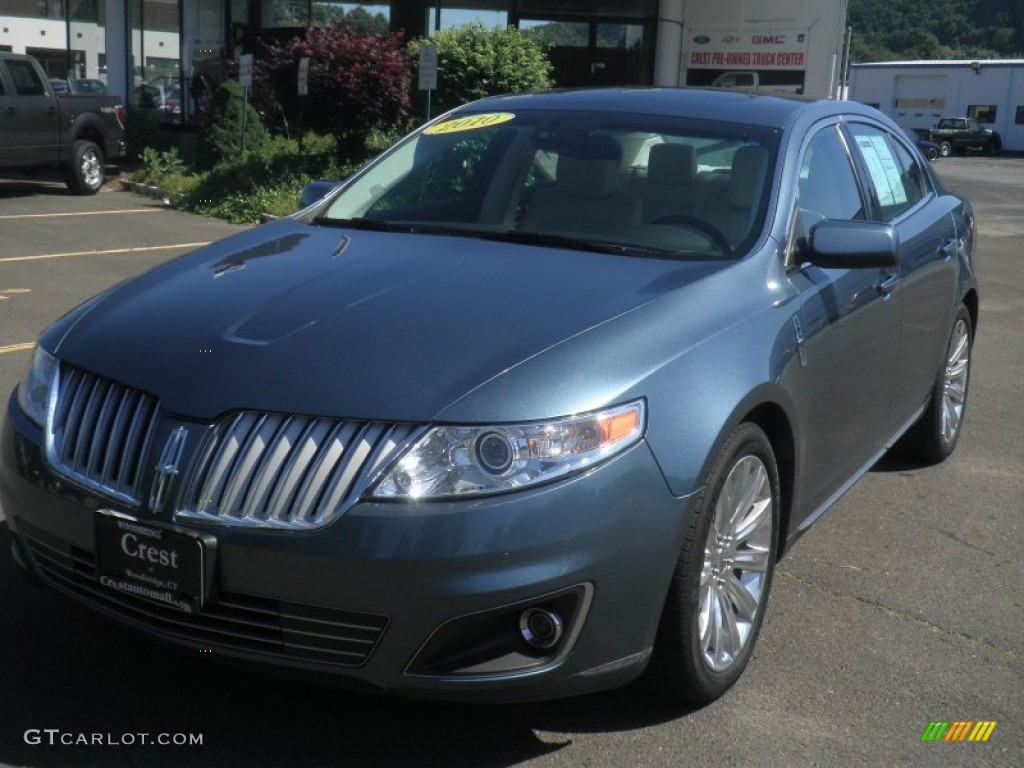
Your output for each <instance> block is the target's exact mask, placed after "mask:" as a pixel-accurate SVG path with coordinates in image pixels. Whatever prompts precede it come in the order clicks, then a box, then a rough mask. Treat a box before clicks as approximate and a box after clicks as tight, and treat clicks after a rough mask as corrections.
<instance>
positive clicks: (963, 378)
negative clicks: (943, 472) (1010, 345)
mask: <svg viewBox="0 0 1024 768" xmlns="http://www.w3.org/2000/svg"><path fill="white" fill-rule="evenodd" d="M973 346H974V329H973V328H972V326H971V315H970V313H969V312H968V311H967V307H965V306H964V305H962V304H961V305H960V309H959V310H958V311H957V313H956V317H955V318H954V320H953V329H952V330H951V331H950V334H949V341H948V343H947V344H946V357H945V360H944V361H943V363H942V366H941V367H940V368H939V372H938V374H937V375H936V377H935V384H934V385H933V386H932V394H931V399H930V400H929V402H928V408H927V410H925V412H924V415H922V416H921V420H920V421H918V422H917V424H916V425H914V429H913V431H912V432H911V434H910V438H911V445H912V447H913V450H914V452H915V453H916V454H917V456H918V457H919V458H920V459H921V460H922V461H926V462H928V463H930V464H938V463H940V462H943V461H945V460H946V459H948V458H949V456H950V454H952V453H953V450H954V449H955V448H956V443H957V440H959V439H960V431H961V428H962V427H963V423H964V417H965V416H966V415H967V391H968V388H969V386H970V381H971V349H972V348H973Z"/></svg>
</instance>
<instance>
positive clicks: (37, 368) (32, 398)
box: [18, 345, 57, 426]
mask: <svg viewBox="0 0 1024 768" xmlns="http://www.w3.org/2000/svg"><path fill="white" fill-rule="evenodd" d="M56 372H57V358H55V357H54V356H53V355H51V354H50V353H49V352H47V351H46V350H45V349H43V348H42V347H40V346H38V345H37V346H36V349H35V354H34V355H33V356H32V364H31V365H30V366H29V368H28V372H27V373H26V374H25V377H24V378H23V379H22V380H21V383H20V384H19V385H18V405H20V406H21V410H23V411H24V412H25V415H26V416H28V417H29V418H30V419H32V421H34V422H35V423H36V424H38V425H39V426H43V424H44V423H45V422H46V410H47V407H48V406H49V404H50V387H51V385H52V384H53V377H54V374H56Z"/></svg>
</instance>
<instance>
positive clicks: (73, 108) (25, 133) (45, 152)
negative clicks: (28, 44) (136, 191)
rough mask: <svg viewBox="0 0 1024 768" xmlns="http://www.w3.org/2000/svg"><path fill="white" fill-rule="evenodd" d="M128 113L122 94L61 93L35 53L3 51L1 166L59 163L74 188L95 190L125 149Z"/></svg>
mask: <svg viewBox="0 0 1024 768" xmlns="http://www.w3.org/2000/svg"><path fill="white" fill-rule="evenodd" d="M124 117H125V109H124V105H123V103H122V101H121V99H120V98H118V97H116V96H106V95H94V94H87V95H77V94H70V93H61V94H55V93H54V92H53V87H52V86H51V85H50V81H49V80H48V79H47V78H46V75H45V74H44V72H43V70H42V68H41V67H40V66H39V62H37V61H36V60H35V59H33V58H32V57H31V56H22V55H20V54H15V53H0V171H3V170H19V171H22V170H32V169H37V168H45V167H53V168H59V169H60V170H61V171H62V172H63V173H64V178H65V180H66V181H67V185H68V189H70V190H71V191H72V192H73V193H75V194H79V195H92V194H95V193H96V192H97V191H98V190H99V188H100V187H102V186H103V181H104V179H105V178H106V168H105V166H106V163H107V161H108V160H113V159H114V158H117V157H119V156H120V155H121V153H122V152H123V151H124Z"/></svg>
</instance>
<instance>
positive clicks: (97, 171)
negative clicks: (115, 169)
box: [81, 149, 103, 187]
mask: <svg viewBox="0 0 1024 768" xmlns="http://www.w3.org/2000/svg"><path fill="white" fill-rule="evenodd" d="M81 175H82V181H84V182H85V183H86V184H88V185H89V186H90V187H98V186H99V185H100V183H101V182H102V180H103V165H102V163H101V162H100V156H99V153H98V152H97V151H96V150H95V149H87V150H86V151H85V152H83V153H82V162H81Z"/></svg>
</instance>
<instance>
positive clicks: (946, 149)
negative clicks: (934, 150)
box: [939, 141, 953, 157]
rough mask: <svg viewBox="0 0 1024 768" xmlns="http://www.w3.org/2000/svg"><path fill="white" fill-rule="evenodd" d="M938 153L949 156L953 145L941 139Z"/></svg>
mask: <svg viewBox="0 0 1024 768" xmlns="http://www.w3.org/2000/svg"><path fill="white" fill-rule="evenodd" d="M939 154H940V155H942V156H943V157H949V156H950V155H952V154H953V145H952V144H950V143H949V142H948V141H943V142H942V143H941V144H939Z"/></svg>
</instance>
